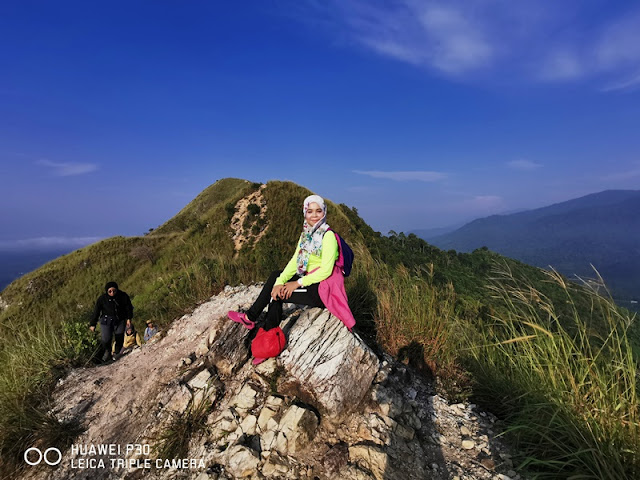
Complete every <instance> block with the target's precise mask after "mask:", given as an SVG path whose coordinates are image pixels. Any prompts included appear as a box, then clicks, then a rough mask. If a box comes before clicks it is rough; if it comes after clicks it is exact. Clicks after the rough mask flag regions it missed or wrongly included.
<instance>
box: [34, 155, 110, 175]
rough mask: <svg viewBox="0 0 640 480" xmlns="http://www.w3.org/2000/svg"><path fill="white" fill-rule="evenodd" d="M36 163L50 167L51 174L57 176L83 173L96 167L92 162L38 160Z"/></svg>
mask: <svg viewBox="0 0 640 480" xmlns="http://www.w3.org/2000/svg"><path fill="white" fill-rule="evenodd" d="M37 163H38V165H41V166H43V167H48V168H51V169H52V171H53V174H54V175H56V176H58V177H68V176H71V175H83V174H85V173H90V172H93V171H95V170H97V169H98V166H97V165H96V164H94V163H70V162H69V163H57V162H52V161H50V160H46V159H45V160H39V161H38V162H37Z"/></svg>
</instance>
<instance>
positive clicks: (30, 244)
mask: <svg viewBox="0 0 640 480" xmlns="http://www.w3.org/2000/svg"><path fill="white" fill-rule="evenodd" d="M100 240H102V237H37V238H25V239H20V240H0V250H12V251H14V250H50V249H58V248H69V249H76V248H82V247H84V246H86V245H90V244H92V243H95V242H98V241H100Z"/></svg>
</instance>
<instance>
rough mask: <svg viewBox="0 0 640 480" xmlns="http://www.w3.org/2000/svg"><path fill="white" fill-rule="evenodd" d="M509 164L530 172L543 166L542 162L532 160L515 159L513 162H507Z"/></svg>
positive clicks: (516, 168) (510, 166) (515, 168)
mask: <svg viewBox="0 0 640 480" xmlns="http://www.w3.org/2000/svg"><path fill="white" fill-rule="evenodd" d="M507 166H508V167H509V168H511V169H513V170H523V171H526V172H530V171H532V170H536V169H538V168H540V167H542V165H541V164H539V163H535V162H532V161H530V160H513V161H511V162H507Z"/></svg>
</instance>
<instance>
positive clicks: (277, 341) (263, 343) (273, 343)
mask: <svg viewBox="0 0 640 480" xmlns="http://www.w3.org/2000/svg"><path fill="white" fill-rule="evenodd" d="M286 343H287V340H286V338H285V336H284V332H283V331H282V329H281V328H280V327H276V328H272V329H271V330H265V329H264V328H260V329H259V330H258V334H257V335H256V338H254V339H253V342H251V354H252V355H253V357H254V358H256V359H265V358H271V357H277V356H278V355H280V353H282V350H284V347H285V345H286Z"/></svg>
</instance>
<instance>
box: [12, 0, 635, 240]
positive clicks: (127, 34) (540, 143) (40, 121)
mask: <svg viewBox="0 0 640 480" xmlns="http://www.w3.org/2000/svg"><path fill="white" fill-rule="evenodd" d="M0 38H1V40H2V44H3V45H4V46H5V48H4V49H2V50H1V51H0V60H1V62H2V65H3V75H2V76H1V77H0V186H1V187H2V192H3V194H2V196H1V198H0V212H2V213H1V214H0V222H1V224H2V226H3V228H2V229H1V230H0V248H2V247H4V248H5V249H6V248H14V247H15V246H16V245H25V242H26V244H28V243H29V242H32V243H34V244H37V243H38V242H40V243H46V242H47V241H49V242H52V243H56V242H62V243H64V242H71V243H72V242H78V241H81V242H82V241H86V242H87V243H90V241H89V240H87V239H95V238H102V237H107V236H112V235H140V234H142V233H144V232H146V231H147V230H148V229H149V228H154V227H156V226H158V225H160V224H161V223H163V222H164V221H166V220H168V219H169V218H171V217H172V216H173V215H175V214H176V213H177V212H178V211H179V210H180V209H181V208H182V207H183V206H184V205H186V204H187V203H188V202H189V201H191V200H192V199H193V198H195V196H196V195H197V194H198V193H199V192H200V191H202V190H203V189H204V188H206V187H207V186H209V185H210V184H212V183H214V182H215V181H216V180H217V179H220V178H223V177H239V178H246V179H248V180H251V181H258V182H266V181H268V180H270V179H278V180H291V181H294V182H296V183H298V184H300V185H303V186H305V187H308V188H310V189H312V190H313V191H315V192H316V193H318V194H320V195H323V196H326V197H327V198H329V199H331V200H333V201H334V202H338V203H345V204H347V205H349V206H354V207H356V208H357V209H358V211H359V212H360V214H361V215H362V217H363V218H364V219H365V220H366V221H367V222H368V223H369V224H370V225H371V226H372V227H373V228H375V229H376V230H379V231H381V232H383V233H386V232H387V231H389V230H396V231H409V230H415V229H428V228H434V227H440V226H447V225H452V224H460V223H463V222H465V221H469V220H472V219H474V218H478V217H483V216H487V215H490V214H494V213H501V212H506V211H514V210H520V209H528V208H538V207H542V206H546V205H550V204H553V203H558V202H561V201H565V200H568V199H571V198H576V197H579V196H583V195H586V194H589V193H594V192H599V191H602V190H607V189H634V190H637V189H640V136H638V135H637V125H638V124H640V108H639V107H640V88H639V87H640V6H639V5H638V4H637V3H635V2H630V1H622V2H615V4H612V3H611V2H606V1H604V0H594V1H590V2H581V1H578V0H568V1H566V2H561V3H559V2H552V1H550V0H543V1H533V0H530V1H523V2H518V3H517V4H513V2H507V1H506V0H498V1H495V2H486V3H484V4H482V5H478V4H477V2H471V1H470V0H453V1H449V2H443V1H431V0H429V1H424V2H415V1H413V0H403V1H394V2H379V1H374V2H365V1H354V0H348V1H341V2H337V1H329V2H323V3H322V4H320V3H318V2H315V1H311V0H309V1H301V2H285V1H278V2H270V3H269V4H266V3H264V2H257V1H247V2H241V3H237V2H236V3H233V4H219V3H217V2H209V1H204V0H200V1H193V2H188V3H181V4H177V3H173V2H151V1H141V2H136V3H134V4H132V3H131V2H123V1H119V0H118V1H111V2H101V3H96V2H80V1H63V2H46V1H31V2H24V1H16V0H11V1H9V2H6V3H5V4H4V5H3V14H2V15H0ZM83 239H84V240H83Z"/></svg>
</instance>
